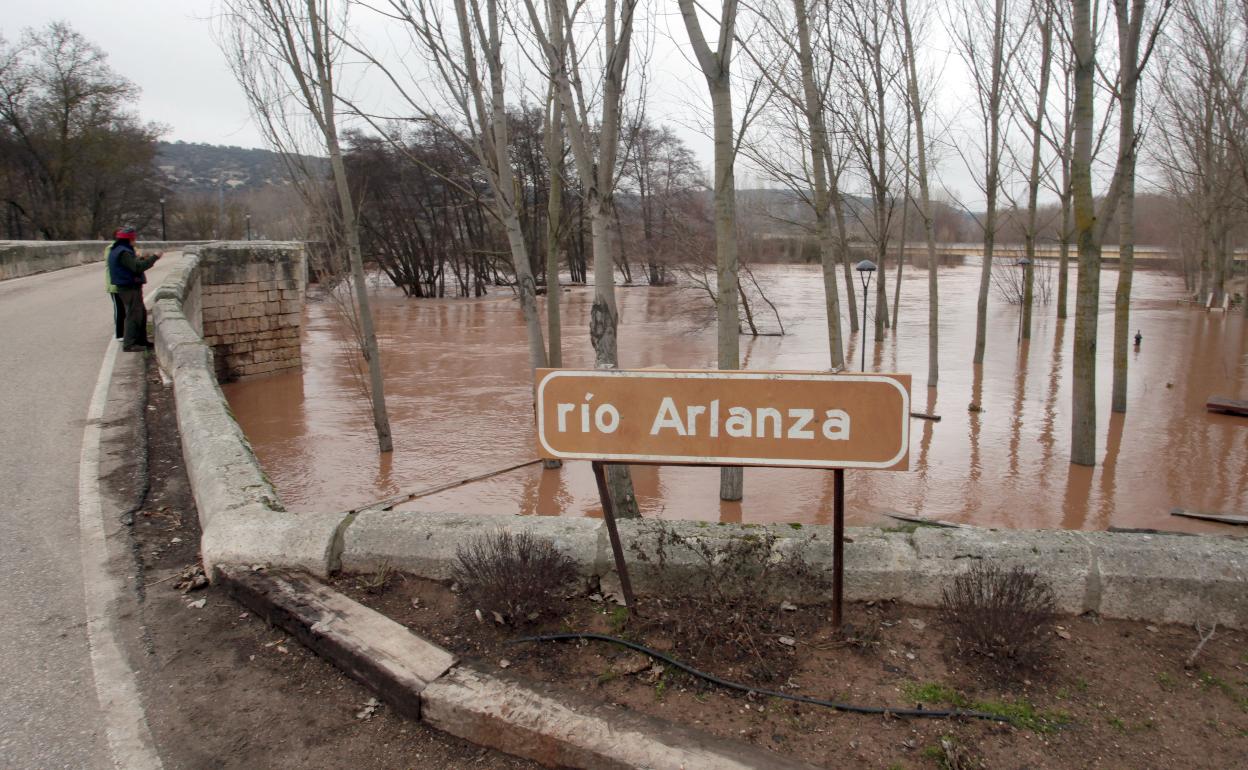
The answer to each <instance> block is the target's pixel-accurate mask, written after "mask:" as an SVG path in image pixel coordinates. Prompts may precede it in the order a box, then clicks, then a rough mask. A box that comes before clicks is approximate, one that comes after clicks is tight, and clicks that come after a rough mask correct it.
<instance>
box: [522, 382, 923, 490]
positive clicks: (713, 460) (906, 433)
mask: <svg viewBox="0 0 1248 770" xmlns="http://www.w3.org/2000/svg"><path fill="white" fill-rule="evenodd" d="M587 376H589V377H603V376H606V377H629V378H632V377H641V378H645V379H667V380H698V379H737V380H818V381H822V382H827V381H832V382H835V381H838V380H839V381H844V382H864V381H865V382H885V383H888V384H889V385H892V386H893V387H895V388H896V389H897V392H899V393H900V394H901V400H902V406H903V412H902V414H903V417H902V420H901V450H900V451H899V452H898V453H897V455H896V456H895V457H893V459H891V460H887V461H884V462H873V463H872V462H856V463H844V464H837V465H829V464H828V463H827V462H826V461H823V460H776V461H774V462H767V461H760V460H759V459H758V458H753V457H699V456H683V455H682V456H680V458H679V459H677V460H673V459H672V457H671V456H670V455H641V454H613V455H602V454H587V453H583V452H557V451H555V450H554V449H552V448H551V446H550V444H549V443H547V441H546V425H545V414H544V413H543V412H544V410H543V409H541V408H540V407H541V404H542V396H543V394H544V393H545V390H546V383H548V382H550V381H551V380H554V379H558V378H560V377H587ZM536 395H537V405H538V407H539V408H538V409H537V410H536V411H537V440H538V441H539V442H540V443H541V445H542V447H543V448H544V449H545V450H546V451H547V452H548V453H550V455H551V457H557V458H559V459H563V460H604V461H608V462H635V463H650V464H658V465H748V466H750V467H755V468H825V469H829V470H831V469H834V468H850V469H855V468H856V469H878V468H891V467H893V466H894V465H896V464H897V463H899V462H901V460H902V458H903V457H905V456H906V455H907V454H908V453H909V451H910V392H909V391H908V390H906V389H905V388H904V387H902V385H901V383H900V382H898V381H897V380H895V379H893V378H891V377H881V376H879V375H876V374H833V373H831V372H828V373H826V374H824V373H820V372H792V373H790V372H750V371H741V370H734V369H723V370H702V371H665V370H662V369H654V370H650V369H644V370H639V369H557V370H555V371H552V372H548V373H547V374H546V376H544V377H542V379H541V381H540V382H539V383H538V384H537V393H536Z"/></svg>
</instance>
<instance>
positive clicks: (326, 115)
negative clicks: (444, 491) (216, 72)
mask: <svg viewBox="0 0 1248 770" xmlns="http://www.w3.org/2000/svg"><path fill="white" fill-rule="evenodd" d="M307 8H308V19H309V25H310V26H311V28H312V45H313V59H314V60H315V67H316V79H317V82H318V83H319V84H320V90H321V104H322V110H321V114H322V121H321V131H322V133H323V134H324V136H325V145H326V149H327V150H329V164H330V169H331V171H332V173H333V175H334V187H335V189H336V190H337V192H338V205H339V207H340V208H341V209H342V227H343V230H344V231H346V232H345V234H346V238H347V259H348V261H349V262H350V263H351V282H352V283H353V284H354V288H355V303H356V307H357V309H358V311H359V314H360V334H361V336H362V337H363V338H364V339H363V342H364V350H363V351H362V352H363V354H364V359H365V361H367V363H368V393H369V397H370V398H371V399H372V404H373V427H374V428H375V429H376V432H377V448H378V450H379V451H381V452H383V453H384V452H393V451H394V440H393V439H392V438H391V435H390V416H389V415H388V414H387V412H386V393H385V382H384V380H383V379H382V371H381V352H380V350H378V347H377V332H376V330H375V329H374V327H373V312H372V307H371V305H370V304H369V301H368V286H367V284H366V283H365V277H364V256H363V254H362V252H361V250H360V229H359V223H358V222H357V221H356V217H355V203H354V201H353V200H352V199H351V188H350V187H349V186H348V185H347V167H346V165H345V164H344V163H343V162H342V147H341V146H340V145H339V144H338V124H337V118H336V102H335V99H336V96H335V95H334V85H333V78H332V76H331V73H330V66H329V58H328V57H329V54H328V49H327V48H326V42H327V41H326V40H325V39H324V35H323V33H322V32H323V31H322V24H324V23H325V22H324V21H323V20H322V19H321V17H320V11H319V10H318V9H317V7H316V2H315V0H307Z"/></svg>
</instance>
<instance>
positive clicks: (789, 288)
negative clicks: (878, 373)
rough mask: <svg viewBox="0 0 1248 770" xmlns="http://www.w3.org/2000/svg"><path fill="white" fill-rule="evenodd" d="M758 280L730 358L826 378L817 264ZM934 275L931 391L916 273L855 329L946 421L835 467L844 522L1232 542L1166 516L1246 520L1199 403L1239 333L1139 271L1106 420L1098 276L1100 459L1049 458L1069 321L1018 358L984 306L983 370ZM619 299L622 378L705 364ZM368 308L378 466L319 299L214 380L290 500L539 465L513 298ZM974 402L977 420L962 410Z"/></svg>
mask: <svg viewBox="0 0 1248 770" xmlns="http://www.w3.org/2000/svg"><path fill="white" fill-rule="evenodd" d="M758 272H759V273H760V279H761V280H763V281H764V282H765V283H766V285H767V286H768V290H769V293H770V295H771V297H772V298H773V299H774V300H775V301H776V302H777V304H778V305H779V306H780V308H781V312H782V314H783V316H784V322H785V328H786V330H787V331H788V332H789V333H788V335H787V336H784V337H759V338H757V339H744V340H743V344H742V350H743V357H744V358H745V360H746V365H747V366H748V367H749V368H751V369H820V368H826V366H827V362H828V352H827V335H826V333H825V331H824V328H823V319H824V300H823V293H822V282H821V279H820V274H819V269H818V268H817V267H776V268H766V269H759V270H758ZM1072 277H1073V273H1072ZM940 279H941V282H942V285H941V297H942V303H943V304H942V307H941V319H940V324H941V329H940V339H941V343H942V350H941V383H940V388H939V390H938V391H936V390H930V389H926V388H924V387H923V383H924V382H925V380H926V374H925V373H926V371H927V311H926V292H927V284H926V276H925V274H924V272H923V271H919V270H915V271H911V272H910V273H909V274H908V275H907V277H906V278H905V279H904V280H903V283H902V306H901V317H900V328H899V329H898V330H897V331H896V333H892V332H889V333H888V336H887V337H886V338H885V339H884V340H882V341H881V342H880V343H879V344H878V345H876V344H874V343H873V342H872V341H871V340H870V335H871V334H872V333H873V331H872V329H871V326H872V325H871V324H868V331H867V334H868V344H869V345H871V347H872V350H869V351H868V353H870V355H868V356H867V360H868V362H869V365H871V366H874V367H875V368H876V369H877V370H879V369H881V368H886V369H887V370H891V371H898V372H910V373H914V374H915V379H914V382H915V391H914V393H913V397H912V400H913V403H914V406H915V408H916V409H917V408H920V407H921V408H922V409H923V410H924V411H925V412H929V413H936V414H940V415H941V416H942V418H943V419H942V420H941V421H940V422H931V421H927V420H916V421H915V422H914V423H912V427H913V428H914V430H913V433H912V436H913V438H912V443H911V466H912V470H911V471H909V472H902V473H889V472H868V471H848V472H847V493H848V500H847V513H848V516H849V519H850V522H851V523H878V522H879V521H880V519H879V517H878V514H879V512H881V511H903V512H907V513H917V514H921V515H926V516H933V517H938V518H942V519H950V520H955V521H963V522H968V523H973V524H980V525H985V526H996V527H1014V528H1053V527H1065V528H1071V529H1104V528H1106V527H1110V526H1116V527H1149V528H1157V529H1182V530H1188V531H1214V532H1223V531H1227V530H1229V529H1230V528H1229V527H1225V526H1223V525H1217V524H1207V523H1202V522H1196V521H1190V520H1179V519H1177V518H1174V517H1171V516H1169V515H1168V512H1169V510H1170V509H1171V508H1172V507H1176V506H1177V507H1183V508H1188V509H1196V510H1205V511H1217V512H1223V513H1239V514H1244V513H1248V420H1246V419H1245V418H1237V417H1230V416H1224V415H1215V414H1209V413H1206V411H1205V409H1204V402H1205V399H1206V398H1207V397H1208V396H1210V395H1213V394H1217V395H1224V396H1229V397H1232V398H1241V399H1244V398H1248V362H1246V360H1245V359H1246V356H1245V354H1246V353H1248V350H1246V345H1248V339H1246V338H1245V324H1244V321H1243V319H1242V318H1241V317H1239V315H1238V314H1231V315H1226V314H1221V313H1206V312H1204V311H1201V310H1197V309H1194V308H1192V307H1190V306H1187V305H1181V304H1179V303H1178V302H1177V298H1178V297H1179V295H1180V294H1181V291H1182V286H1181V281H1179V280H1178V279H1176V278H1172V277H1168V276H1164V275H1161V274H1158V273H1151V272H1145V273H1140V274H1138V275H1137V276H1136V279H1135V287H1134V291H1135V297H1136V299H1135V302H1134V303H1133V312H1132V316H1133V318H1132V330H1133V332H1134V330H1135V329H1137V328H1138V329H1139V330H1141V332H1142V333H1143V336H1144V341H1143V345H1142V346H1141V348H1140V349H1139V350H1138V351H1135V352H1133V353H1132V354H1131V361H1130V363H1131V380H1130V389H1129V409H1130V411H1129V413H1128V414H1126V415H1125V416H1121V415H1114V416H1112V417H1111V416H1110V414H1109V413H1108V409H1109V389H1110V377H1111V368H1110V367H1111V362H1110V358H1111V350H1112V341H1111V340H1112V338H1111V334H1112V330H1113V315H1112V307H1113V290H1114V286H1115V284H1116V283H1117V281H1116V276H1115V275H1113V274H1112V271H1110V274H1108V275H1106V276H1104V278H1103V281H1102V287H1103V292H1102V298H1101V308H1102V314H1101V326H1100V340H1101V344H1100V350H1101V353H1100V356H1099V365H1098V370H1097V391H1098V408H1099V415H1098V418H1099V420H1098V433H1097V436H1098V452H1097V456H1098V458H1099V464H1098V465H1097V466H1096V467H1094V468H1081V467H1078V466H1072V465H1070V464H1069V463H1068V461H1067V458H1068V456H1069V443H1070V417H1069V405H1070V352H1071V344H1072V339H1073V331H1072V330H1069V329H1066V328H1065V327H1066V326H1067V325H1068V324H1069V325H1073V323H1074V321H1073V318H1072V319H1071V320H1069V321H1065V322H1059V321H1058V320H1057V319H1056V318H1055V312H1054V308H1053V307H1051V306H1050V307H1042V308H1040V309H1039V310H1038V312H1037V313H1036V317H1035V321H1034V322H1035V328H1034V330H1033V336H1032V339H1031V342H1030V343H1028V344H1023V345H1021V346H1020V345H1019V343H1018V342H1017V334H1018V332H1017V326H1018V320H1019V319H1018V313H1019V308H1018V307H1017V306H1010V305H1006V304H1004V303H1001V302H999V301H997V298H996V297H995V296H994V297H992V302H991V303H990V307H989V314H990V317H989V334H988V348H987V357H986V359H985V362H984V364H983V366H982V367H975V366H972V365H971V363H970V361H971V356H972V353H973V349H974V338H975V312H974V306H975V297H976V290H977V286H978V267H977V266H975V265H968V266H965V267H949V268H942V269H941V276H940ZM1072 295H1073V292H1072ZM562 299H563V301H564V303H565V304H564V315H563V319H564V324H565V326H564V328H565V330H566V334H565V338H564V351H565V352H564V361H565V364H566V365H567V366H570V367H587V366H591V365H592V351H591V349H590V345H589V339H588V334H587V331H586V327H587V318H588V311H589V305H590V302H591V299H592V296H591V293H590V291H589V290H588V289H584V288H575V289H572V290H570V291H565V292H564V293H563V294H562ZM619 300H620V312H621V317H622V328H621V333H620V358H621V362H622V365H623V366H625V367H630V368H638V367H651V366H667V367H671V368H705V367H713V366H714V362H715V347H714V346H715V334H714V330H713V328H711V327H710V326H709V325H708V323H709V321H710V317H709V316H708V315H707V314H703V313H700V312H698V310H697V303H698V300H695V299H694V297H693V295H692V294H688V293H684V292H682V291H680V290H678V289H674V288H626V289H621V290H620V292H619ZM842 304H845V303H842ZM872 306H873V307H874V303H872ZM374 308H375V312H376V314H377V317H378V334H379V336H380V339H381V344H382V349H383V351H384V356H385V369H386V388H387V392H386V396H387V400H388V404H389V409H390V419H391V421H392V425H393V429H394V437H395V452H394V455H393V456H392V457H380V458H379V457H378V455H377V452H376V444H375V439H374V436H373V433H372V421H371V419H370V417H369V413H368V406H367V401H366V399H364V398H362V397H361V395H360V390H359V385H358V384H357V382H356V381H355V379H354V377H353V375H352V374H351V368H350V367H349V366H348V364H347V359H346V356H345V355H344V354H343V350H344V348H343V343H342V334H343V329H342V327H341V324H340V323H339V321H338V320H337V317H336V316H335V313H334V311H333V309H332V308H331V306H330V305H329V304H328V303H325V302H315V301H311V302H309V303H307V306H306V308H305V311H304V314H305V315H304V331H303V335H304V336H303V361H304V366H303V370H302V371H301V372H291V373H286V374H279V375H276V376H272V377H268V378H264V379H258V380H252V381H248V382H243V383H235V384H232V385H228V386H226V387H225V391H226V395H227V396H228V398H229V400H230V405H231V407H232V408H233V410H234V413H235V415H236V416H237V417H238V419H239V422H240V423H242V426H243V429H244V430H245V431H246V433H247V435H248V436H249V437H250V438H251V441H252V443H253V445H254V446H255V449H256V453H257V455H258V456H259V457H260V460H261V462H262V464H263V465H264V468H265V470H266V471H267V472H268V473H269V475H270V477H271V478H272V479H273V481H274V483H275V484H276V486H277V489H278V491H279V493H280V494H281V496H282V499H283V501H284V502H285V503H286V504H287V505H288V506H291V507H297V508H315V509H324V510H329V509H345V508H350V507H356V506H360V505H363V504H364V503H367V502H371V501H373V500H376V499H380V498H383V497H386V496H389V495H394V494H397V493H399V492H406V491H411V490H416V489H420V488H423V487H429V486H435V485H438V484H443V483H446V482H448V481H453V480H456V479H460V478H464V477H467V476H472V475H475V474H478V473H481V472H483V471H487V470H490V469H493V468H501V467H505V466H507V465H511V464H513V463H516V462H520V461H523V460H526V459H531V458H534V457H536V450H535V447H534V438H533V425H532V423H533V413H532V394H531V379H530V375H529V372H528V358H527V356H528V354H527V347H526V343H525V340H524V328H523V325H522V323H521V318H520V312H519V309H518V308H517V306H516V304H515V303H514V302H512V301H510V300H509V299H504V298H500V299H487V300H444V301H439V300H407V299H404V298H403V297H402V296H400V295H399V294H398V292H387V291H382V292H381V293H380V294H379V295H378V296H377V300H376V304H375V305H374ZM1071 311H1072V312H1073V302H1072V307H1071ZM845 328H846V329H848V323H846V324H845ZM845 344H846V351H845V354H846V359H847V360H848V361H850V362H854V363H856V362H857V361H858V358H859V353H860V348H859V345H860V344H862V340H861V335H859V334H848V333H847V334H846V337H845ZM971 404H975V405H978V406H979V410H978V411H976V410H972V409H970V408H969V407H970V405H971ZM633 479H634V484H635V486H636V490H637V497H638V500H639V502H640V504H641V506H642V510H643V512H644V513H645V514H646V515H655V516H667V517H671V518H682V519H704V520H711V521H731V522H736V521H746V522H761V521H775V522H805V523H823V522H827V521H829V516H830V512H831V508H832V474H831V473H828V472H826V471H824V472H821V471H812V470H787V469H747V470H746V472H745V490H746V496H745V500H744V501H742V502H740V503H722V502H720V501H719V500H718V499H717V492H718V470H717V469H704V468H678V467H663V468H655V467H640V466H639V467H635V468H634V475H633ZM403 508H404V509H407V510H463V511H473V512H482V513H486V512H489V513H515V512H520V513H536V514H542V515H559V514H563V515H573V516H579V515H598V508H599V503H598V500H597V493H596V488H595V485H594V480H593V475H592V473H591V472H590V467H589V463H587V462H570V463H568V464H566V465H565V467H564V468H563V469H561V470H553V471H543V470H542V469H541V468H540V466H539V467H530V468H525V469H523V470H521V471H516V472H512V473H508V474H504V475H501V476H497V477H494V478H491V479H489V480H486V481H481V482H476V483H473V484H469V485H466V486H464V487H460V488H457V489H455V490H451V491H447V492H444V493H440V494H437V495H432V496H429V497H424V498H421V499H419V500H416V501H412V502H411V503H408V504H407V505H406V506H403Z"/></svg>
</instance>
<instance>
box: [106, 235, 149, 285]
mask: <svg viewBox="0 0 1248 770" xmlns="http://www.w3.org/2000/svg"><path fill="white" fill-rule="evenodd" d="M155 263H156V257H154V256H153V257H140V256H139V255H137V254H135V253H134V247H133V246H131V245H130V242H129V241H126V240H118V241H117V242H116V243H114V244H113V247H112V248H111V249H109V250H108V276H109V280H110V281H111V282H112V284H113V285H114V286H117V287H119V288H125V287H134V286H142V285H143V284H145V283H147V276H145V275H143V272H144V271H145V270H147V269H148V268H149V267H151V266H152V265H153V264H155Z"/></svg>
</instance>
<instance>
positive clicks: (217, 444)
mask: <svg viewBox="0 0 1248 770" xmlns="http://www.w3.org/2000/svg"><path fill="white" fill-rule="evenodd" d="M198 269H199V263H198V259H197V258H196V257H194V256H189V257H187V258H186V261H185V262H184V263H183V264H182V265H181V266H179V267H178V268H177V269H175V270H174V271H173V272H172V273H171V274H170V275H169V276H168V277H167V278H166V280H165V282H164V283H163V284H162V285H161V286H160V287H159V288H158V289H157V290H156V293H155V295H154V297H153V299H154V303H153V304H154V317H155V324H156V353H157V355H158V357H159V360H160V363H161V366H162V367H163V368H164V369H165V371H166V372H168V373H169V374H170V376H171V378H172V379H173V382H174V389H175V394H176V397H177V411H178V426H179V428H180V429H181V431H182V449H183V454H184V457H185V460H186V464H187V469H188V472H189V476H190V479H191V486H192V489H193V492H194V495H195V502H196V504H197V505H198V506H199V512H200V519H201V524H202V526H203V530H204V538H203V543H202V554H203V559H204V563H205V569H206V570H207V572H208V573H209V574H212V567H213V565H215V564H218V563H236V564H266V565H270V566H273V567H284V568H291V569H298V570H302V571H306V572H310V573H312V574H314V575H318V576H325V575H328V574H330V573H331V572H334V571H337V570H339V569H342V570H346V571H351V572H368V571H374V570H377V569H379V568H380V567H381V566H382V565H386V566H389V567H392V568H398V569H402V570H406V571H410V572H413V573H415V574H417V575H420V576H422V577H427V578H433V579H444V578H446V577H447V576H448V575H449V574H450V570H451V568H452V567H453V565H454V562H455V552H456V548H457V547H458V546H459V544H461V543H463V542H465V540H467V539H468V538H471V537H474V536H478V535H485V534H488V533H490V532H493V531H495V530H498V529H506V530H510V531H513V532H515V531H520V530H525V531H529V532H531V533H533V534H534V535H536V536H540V537H545V538H549V539H551V540H553V541H554V542H555V543H556V544H557V545H558V546H559V547H560V548H561V549H563V550H564V551H565V552H566V553H567V554H568V555H569V556H571V557H572V558H573V559H574V560H575V561H576V562H577V564H578V566H580V568H581V569H582V570H583V571H585V572H587V573H593V574H598V575H600V576H605V575H607V574H608V573H610V572H611V570H612V569H613V566H612V561H611V557H610V548H609V546H608V544H607V537H606V531H605V528H604V527H603V525H602V523H601V521H599V520H596V519H571V518H558V517H540V516H525V517H517V516H484V515H477V514H473V513H472V512H463V513H404V512H398V511H376V510H372V511H362V512H360V513H358V514H348V513H346V512H337V511H335V512H298V513H296V512H290V511H286V510H285V509H284V508H283V507H282V504H281V502H280V500H279V499H278V496H277V493H276V491H275V490H274V489H273V486H272V485H271V484H270V483H269V480H268V478H267V477H266V476H265V475H264V472H263V470H261V468H260V465H259V463H258V462H257V461H256V458H255V454H254V453H253V452H252V450H251V445H250V444H249V443H248V442H247V438H246V436H244V435H243V432H242V430H241V429H240V428H239V426H238V423H237V422H236V421H235V420H234V417H233V415H232V414H231V413H230V410H229V405H228V404H227V403H226V401H225V398H224V396H223V395H222V393H221V389H220V387H219V386H218V385H217V381H216V378H215V375H214V372H215V369H214V365H213V357H212V356H213V354H212V351H211V350H210V349H209V348H208V347H207V346H206V345H205V344H204V341H203V339H202V338H201V336H200V329H201V328H202V327H201V321H200V316H199V312H200V311H199V308H200V292H199V275H198ZM669 525H670V527H671V528H672V529H674V530H676V532H678V533H679V534H682V535H685V536H686V537H693V538H697V539H700V540H704V541H706V542H707V543H708V544H709V545H711V546H712V547H716V544H717V543H724V542H726V541H728V540H730V539H732V538H737V537H743V536H749V535H751V534H757V533H758V532H760V531H766V532H770V533H772V534H774V535H775V536H776V538H777V542H776V548H777V549H785V548H797V547H802V548H805V549H806V552H807V556H808V558H809V559H810V560H811V561H812V562H813V563H815V564H816V566H823V567H825V568H831V567H832V555H831V550H832V549H831V540H832V535H831V527H829V526H805V527H798V526H786V525H776V526H768V527H761V528H760V527H755V526H751V525H726V524H725V525H714V524H705V523H699V522H670V524H669ZM648 526H649V525H648V524H646V523H645V522H637V521H627V522H621V527H620V528H621V536H622V538H623V541H624V543H625V547H626V548H627V547H628V546H629V544H632V543H637V542H642V543H644V542H645V541H646V540H647V538H650V537H652V534H651V533H649V532H648V530H647V528H648ZM849 535H850V537H851V538H852V539H853V542H852V543H848V544H847V545H846V548H845V591H846V595H847V597H848V598H850V599H898V600H902V601H906V602H910V603H913V604H918V605H926V606H932V605H935V604H936V603H937V602H939V600H940V596H941V592H942V590H943V589H944V587H945V586H946V585H948V583H949V581H950V579H951V578H952V577H954V576H955V575H957V574H959V573H960V572H962V571H964V570H965V569H967V567H968V566H969V565H970V564H972V563H974V562H975V561H977V560H992V561H995V562H998V563H1003V564H1006V565H1015V564H1017V565H1022V566H1025V567H1028V568H1031V569H1034V570H1037V571H1038V572H1040V573H1041V574H1042V575H1044V576H1045V577H1047V578H1048V579H1049V580H1050V581H1051V582H1052V583H1053V585H1054V588H1055V591H1056V593H1057V599H1058V606H1059V609H1060V610H1061V611H1062V612H1068V613H1072V614H1077V613H1082V612H1088V611H1093V612H1098V613H1100V614H1102V615H1104V616H1106V617H1113V618H1124V619H1131V620H1143V621H1149V622H1165V623H1186V624H1191V623H1195V622H1197V621H1200V622H1204V623H1206V624H1208V623H1211V622H1213V621H1214V620H1216V621H1217V622H1219V623H1221V624H1222V625H1224V626H1228V627H1232V628H1245V627H1248V539H1242V538H1227V537H1221V536H1215V535H1196V536H1190V537H1171V536H1166V535H1150V534H1135V533H1109V532H1078V531H1062V530H1032V531H1022V530H1011V531H997V530H988V529H935V528H928V527H920V528H919V529H917V530H915V531H914V532H893V531H887V530H878V529H866V528H854V529H850V530H849ZM630 562H633V563H634V565H635V567H634V568H635V569H636V570H637V574H636V575H634V581H635V583H636V585H637V586H638V587H639V588H642V589H643V590H644V589H645V588H646V587H647V585H653V580H652V579H653V577H654V576H653V574H651V573H649V572H648V571H647V568H646V565H644V564H638V563H636V562H635V560H632V559H630ZM677 566H678V567H679V566H680V565H679V564H678V565H677ZM684 566H685V567H688V566H690V565H684ZM804 598H807V599H809V600H812V601H813V600H818V599H819V597H804Z"/></svg>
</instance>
